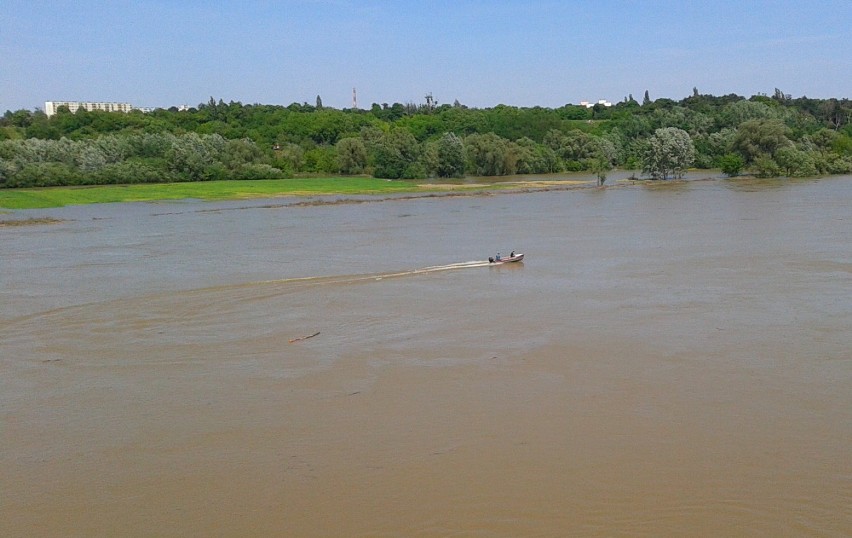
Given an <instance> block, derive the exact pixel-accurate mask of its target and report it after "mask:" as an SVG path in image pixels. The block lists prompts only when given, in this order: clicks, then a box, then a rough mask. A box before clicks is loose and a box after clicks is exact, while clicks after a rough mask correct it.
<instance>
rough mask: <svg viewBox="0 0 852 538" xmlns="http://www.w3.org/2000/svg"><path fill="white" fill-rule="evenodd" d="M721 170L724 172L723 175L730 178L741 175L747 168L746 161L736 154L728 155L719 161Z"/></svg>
mask: <svg viewBox="0 0 852 538" xmlns="http://www.w3.org/2000/svg"><path fill="white" fill-rule="evenodd" d="M718 163H719V168H720V169H721V170H722V173H723V174H725V175H726V176H728V177H734V176H738V175H740V172H742V170H743V167H744V166H745V161H743V158H742V157H741V156H740V155H738V154H736V153H728V154H727V155H723V156H722V157H720V158H719V160H718Z"/></svg>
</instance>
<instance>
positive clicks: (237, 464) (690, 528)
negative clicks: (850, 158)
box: [0, 176, 852, 537]
mask: <svg viewBox="0 0 852 538" xmlns="http://www.w3.org/2000/svg"><path fill="white" fill-rule="evenodd" d="M293 201H295V200H289V199H283V200H275V201H270V200H265V201H264V200H255V201H249V202H246V201H241V202H227V203H202V202H193V201H187V202H181V203H160V204H115V205H100V206H86V207H72V208H64V209H52V210H39V211H36V210H33V211H25V212H16V213H15V214H14V217H15V218H42V217H51V218H58V219H63V222H61V223H58V224H52V225H39V226H20V227H7V228H4V229H0V282H2V289H0V370H2V376H0V413H1V414H0V419H1V420H2V430H1V431H0V433H1V434H2V443H0V502H1V503H2V504H0V534H2V535H3V536H63V537H65V536H81V537H82V536H86V537H89V536H489V537H490V536H499V537H516V536H734V535H736V536H849V535H852V351H850V349H852V177H850V176H845V177H835V178H827V179H822V180H805V181H795V182H790V181H786V182H785V181H751V182H748V181H740V182H729V181H725V180H709V181H689V182H685V183H678V184H665V185H660V186H651V187H648V186H641V185H633V186H628V187H616V188H607V189H601V190H599V189H584V190H573V191H565V192H545V193H526V194H511V195H496V196H478V197H456V198H424V199H416V200H392V201H384V202H371V203H361V204H343V205H331V206H321V205H320V206H312V207H305V206H289V205H288V204H289V203H290V202H293ZM512 249H514V250H516V251H518V252H524V253H525V254H526V258H525V260H524V262H523V263H521V264H507V265H503V266H499V267H493V266H488V264H482V263H477V262H479V261H480V260H485V259H487V257H488V256H489V255H493V254H495V253H496V252H497V251H500V252H501V253H503V254H507V253H508V252H509V251H510V250H512ZM317 332H319V334H316V335H315V336H314V337H312V338H307V339H304V340H300V341H296V342H293V343H290V340H292V339H295V338H299V337H303V336H309V335H313V334H315V333H317Z"/></svg>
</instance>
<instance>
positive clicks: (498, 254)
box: [495, 252, 500, 262]
mask: <svg viewBox="0 0 852 538" xmlns="http://www.w3.org/2000/svg"><path fill="white" fill-rule="evenodd" d="M495 261H498V262H499V261H500V253H499V252H498V253H497V257H496V258H495Z"/></svg>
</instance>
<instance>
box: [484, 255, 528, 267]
mask: <svg viewBox="0 0 852 538" xmlns="http://www.w3.org/2000/svg"><path fill="white" fill-rule="evenodd" d="M523 259H524V255H523V254H514V255H513V256H506V257H501V258H500V259H499V260H497V259H494V258H488V263H491V264H494V265H497V264H502V263H512V262H519V261H521V260H523Z"/></svg>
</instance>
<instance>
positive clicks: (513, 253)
mask: <svg viewBox="0 0 852 538" xmlns="http://www.w3.org/2000/svg"><path fill="white" fill-rule="evenodd" d="M509 257H510V258H514V257H515V251H514V250H513V251H512V253H511V254H509Z"/></svg>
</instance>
